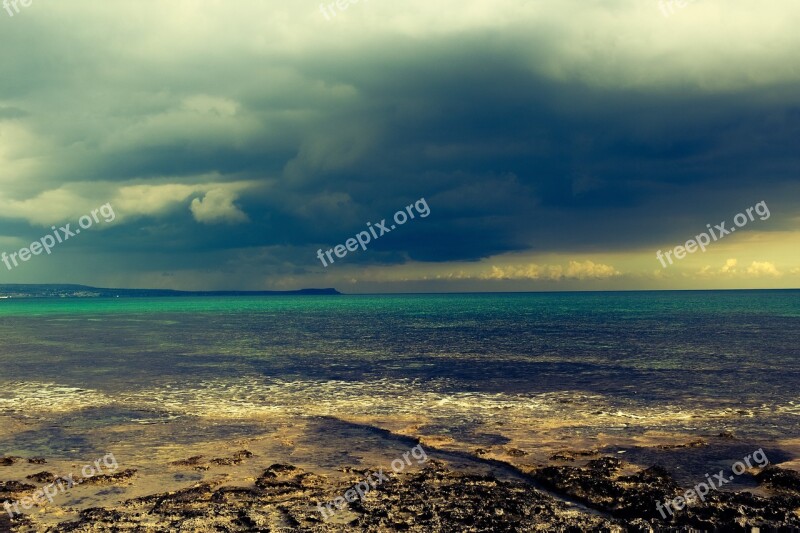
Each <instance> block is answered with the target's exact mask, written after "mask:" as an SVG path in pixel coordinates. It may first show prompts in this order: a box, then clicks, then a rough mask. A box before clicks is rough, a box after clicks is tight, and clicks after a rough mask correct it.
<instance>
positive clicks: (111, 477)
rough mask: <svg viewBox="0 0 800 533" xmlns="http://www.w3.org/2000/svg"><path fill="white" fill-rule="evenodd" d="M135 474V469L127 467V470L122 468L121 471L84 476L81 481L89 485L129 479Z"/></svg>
mask: <svg viewBox="0 0 800 533" xmlns="http://www.w3.org/2000/svg"><path fill="white" fill-rule="evenodd" d="M135 475H136V469H134V468H128V469H127V470H123V471H122V472H115V473H113V474H99V475H96V476H92V477H88V478H84V479H83V480H82V483H88V484H90V485H104V484H110V483H119V482H121V481H127V480H129V479H130V478H132V477H133V476H135Z"/></svg>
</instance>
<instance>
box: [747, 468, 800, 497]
mask: <svg viewBox="0 0 800 533" xmlns="http://www.w3.org/2000/svg"><path fill="white" fill-rule="evenodd" d="M756 479H757V480H758V481H759V483H762V484H764V485H767V486H769V487H771V488H774V489H779V490H788V491H790V492H793V493H794V494H797V495H800V472H796V471H794V470H784V469H783V468H779V467H777V466H774V465H770V466H768V467H766V468H765V469H764V470H762V471H761V472H759V473H758V475H756Z"/></svg>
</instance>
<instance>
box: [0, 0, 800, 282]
mask: <svg viewBox="0 0 800 533" xmlns="http://www.w3.org/2000/svg"><path fill="white" fill-rule="evenodd" d="M200 4H201V5H198V6H195V7H187V6H162V7H160V8H159V11H158V15H159V16H158V17H146V16H145V15H144V14H143V13H144V12H146V11H147V10H145V11H142V9H141V7H140V5H139V4H135V3H132V2H121V3H119V4H115V6H107V5H104V6H93V5H92V4H89V3H83V2H77V3H76V4H75V5H73V6H72V8H71V9H67V8H64V7H53V6H47V5H44V4H42V5H38V4H37V5H36V9H35V10H30V11H28V12H26V13H24V16H25V18H23V17H19V18H15V19H14V20H13V21H12V20H10V19H9V20H3V21H2V22H3V24H4V26H3V27H4V28H5V27H6V26H8V28H9V31H7V32H5V33H4V34H3V36H2V37H0V40H1V41H2V43H3V44H6V45H9V44H10V43H11V44H13V46H14V47H15V49H16V50H25V54H24V55H23V54H6V55H5V56H4V57H3V58H0V66H1V67H2V68H3V70H4V72H7V74H8V75H6V76H3V81H0V133H2V135H3V138H4V139H6V142H7V143H8V145H7V146H6V147H5V150H0V158H3V157H5V162H6V165H5V167H4V168H5V172H6V175H5V176H3V177H2V178H3V190H2V194H0V210H2V213H0V215H1V216H2V219H3V220H2V221H0V236H7V237H13V238H18V239H21V240H28V239H32V238H35V237H36V235H38V234H40V233H41V227H42V226H47V225H49V224H50V223H52V222H54V221H55V220H56V219H58V220H68V219H70V217H76V216H78V215H80V214H82V213H83V212H85V209H86V208H87V207H89V206H94V205H99V204H101V203H104V202H106V201H112V200H113V201H114V202H115V205H116V206H117V207H118V209H119V211H120V220H119V222H118V223H117V224H116V225H114V226H113V227H110V228H107V229H106V230H104V231H100V232H96V233H95V234H94V235H93V238H92V239H91V240H85V241H84V242H82V243H81V244H80V246H82V247H86V248H89V249H91V248H94V249H97V250H103V252H104V253H108V254H116V256H117V257H123V256H124V255H125V254H126V253H130V254H146V253H148V252H152V253H153V254H156V253H162V252H163V251H164V250H169V251H170V253H171V254H172V257H173V259H172V264H173V265H174V267H175V268H184V267H187V266H191V264H192V261H193V257H195V256H196V255H198V254H205V256H206V259H208V260H209V261H212V262H213V261H218V264H217V265H216V266H215V265H214V264H213V263H209V264H204V265H203V268H208V269H214V268H218V269H225V268H229V265H228V264H227V263H226V260H225V259H224V258H225V254H231V253H234V250H235V251H236V252H235V253H236V254H239V253H243V252H242V250H252V257H250V258H249V259H248V258H243V259H241V260H242V261H253V262H258V261H261V264H262V265H263V266H264V268H265V274H269V273H286V272H291V273H294V274H301V273H303V272H306V271H310V270H314V269H317V268H319V266H318V265H317V264H316V263H315V261H314V259H313V254H311V251H314V252H315V251H316V249H317V248H319V247H322V248H326V249H327V248H329V247H332V246H334V245H336V244H339V243H342V242H344V240H346V239H347V238H349V237H351V236H352V235H354V234H355V233H356V232H358V231H361V230H362V229H363V228H364V226H365V225H366V223H367V222H368V221H369V222H377V221H380V220H381V219H383V218H387V219H389V218H391V216H392V214H393V213H394V212H395V211H397V210H399V209H403V208H404V206H406V205H409V204H410V203H412V202H414V201H416V200H418V199H419V198H421V197H425V198H426V200H427V201H428V204H429V205H430V208H431V216H430V217H428V218H426V219H419V220H415V221H413V222H412V223H409V224H407V225H405V226H403V227H402V228H401V229H398V230H397V231H396V232H392V233H391V234H390V235H388V236H386V237H385V238H383V239H381V240H379V241H376V242H375V243H373V244H372V245H371V247H370V253H363V254H354V255H353V256H352V257H349V258H348V263H349V264H351V265H365V266H366V265H375V264H389V265H396V264H401V263H403V262H405V261H409V260H411V261H422V262H447V261H476V260H479V259H481V258H486V257H490V256H495V255H498V254H503V253H507V252H540V253H564V254H569V253H583V252H592V251H605V252H614V253H619V252H626V251H631V250H635V249H639V248H646V247H655V246H657V244H658V243H662V242H664V241H680V240H681V239H684V240H685V238H686V236H687V235H693V234H695V233H696V232H697V231H698V230H700V229H702V228H703V227H705V224H706V223H708V222H716V221H719V220H723V219H726V218H728V217H730V216H731V215H732V214H733V213H736V212H738V211H739V210H741V209H743V208H744V207H747V206H750V205H753V204H754V203H755V202H758V201H761V200H767V201H768V202H769V203H770V206H771V208H772V209H773V211H775V212H780V213H783V216H781V217H774V218H773V219H771V220H770V221H769V223H768V224H765V225H764V227H763V229H764V230H769V231H772V230H779V229H793V226H792V224H793V223H794V222H793V217H795V216H797V214H798V206H797V202H798V200H797V198H798V196H797V194H796V193H797V185H796V184H797V175H796V172H797V168H798V163H800V161H798V159H799V158H800V156H798V153H797V150H796V146H797V140H798V138H800V105H799V104H798V96H797V95H798V92H797V76H795V75H793V74H792V73H791V72H788V71H786V67H787V64H786V63H785V62H782V61H781V60H782V59H784V58H786V57H791V54H790V53H789V52H788V50H790V49H791V43H793V42H794V41H793V39H794V37H792V36H791V35H792V34H790V33H789V32H788V31H782V30H778V29H775V30H774V35H772V36H771V39H772V44H773V45H772V47H770V46H766V45H765V46H764V47H762V48H758V52H757V53H756V52H753V51H752V49H751V48H747V47H745V46H744V44H741V43H738V42H735V43H730V45H729V46H728V48H727V49H725V47H721V44H720V43H726V42H727V41H726V39H727V38H728V37H729V35H728V33H726V32H729V31H733V29H732V28H736V27H739V25H741V24H744V22H743V19H741V18H740V15H741V14H742V13H745V12H746V11H745V4H744V3H740V2H734V3H732V4H729V8H728V9H729V13H728V14H727V15H728V16H730V18H731V21H732V22H731V29H728V28H726V27H716V28H713V29H708V30H706V31H705V32H704V33H703V32H699V31H698V32H696V33H692V34H691V38H685V37H686V35H685V34H684V36H683V37H679V36H678V35H677V34H676V35H672V34H671V32H672V31H676V32H678V31H683V32H686V31H688V30H686V29H685V28H682V27H681V26H680V24H681V22H680V21H679V20H677V19H676V20H674V21H670V22H669V24H672V27H671V29H670V28H668V27H667V26H664V24H666V22H664V21H662V20H659V19H658V18H653V17H658V16H659V15H658V12H657V10H654V11H653V12H652V13H651V12H649V11H647V10H645V9H644V8H642V7H641V6H639V4H634V3H632V2H606V3H603V2H593V3H591V4H586V3H583V4H581V3H574V2H572V3H571V2H566V3H563V4H560V5H558V6H556V5H555V4H552V5H551V4H548V3H546V2H529V3H526V4H520V3H514V2H505V1H504V2H501V3H500V4H497V5H496V6H494V7H492V8H491V9H490V8H489V7H488V5H487V6H484V7H483V8H481V9H482V10H483V12H481V14H480V15H479V11H480V10H473V11H469V10H461V11H459V10H457V9H456V7H457V5H456V4H455V3H453V4H452V6H450V7H452V8H453V11H452V12H451V13H450V14H449V16H448V17H444V18H441V17H442V15H441V13H439V12H438V11H437V12H436V13H434V12H432V11H429V10H427V8H425V7H424V5H423V4H422V3H421V2H417V3H412V4H413V5H412V4H409V5H408V6H404V8H403V9H404V10H408V12H407V13H405V14H403V13H401V12H398V11H397V6H394V7H392V6H373V5H369V6H368V5H364V6H360V7H359V9H362V10H363V11H362V13H363V15H364V17H365V18H364V19H359V18H352V19H348V20H347V22H346V24H349V26H346V25H345V23H342V24H340V25H339V26H336V25H334V24H327V23H326V22H324V21H321V20H317V19H313V18H312V19H309V16H310V11H309V10H308V6H300V5H299V4H298V5H293V6H282V7H281V8H280V10H279V9H278V8H276V7H275V6H270V5H267V4H263V3H261V4H257V3H254V2H253V3H248V2H245V3H243V4H237V5H236V6H235V7H234V6H233V5H231V7H228V8H226V7H225V6H222V5H219V4H212V3H203V2H201V3H200ZM567 4H569V5H567ZM478 5H479V3H475V4H474V5H473V7H475V6H478ZM153 6H155V4H152V6H151V7H153ZM570 6H571V7H570ZM787 6H789V4H786V6H784V7H787ZM312 7H313V6H312ZM578 7H580V8H581V9H580V10H575V11H574V12H572V15H569V16H567V15H566V13H569V12H571V10H572V9H577V8H578ZM704 9H712V8H711V7H709V6H705V7H703V6H697V7H693V11H689V10H687V12H686V13H682V14H681V16H684V20H685V21H687V22H688V21H690V20H691V19H689V18H688V17H690V16H692V14H693V13H694V15H693V16H696V17H698V18H699V17H703V16H708V13H704V11H703V10H704ZM787 9H788V7H787ZM369 10H373V11H369ZM413 10H416V11H413ZM503 10H505V13H506V14H502V13H503V12H504V11H503ZM353 12H354V13H356V11H355V10H353ZM369 13H374V14H377V13H381V14H382V15H383V16H384V18H383V19H381V20H378V21H376V20H374V19H369V18H368V17H369ZM409 13H416V14H415V15H413V16H414V17H416V18H418V20H419V24H417V25H415V26H414V28H413V29H406V28H405V26H403V22H402V20H403V16H409V15H408V14H409ZM792 13H793V11H792ZM348 16H350V15H349V14H348ZM774 16H775V15H774V13H773V14H770V13H766V12H761V13H759V17H761V18H760V19H753V20H750V21H749V24H751V25H754V26H755V25H759V24H761V25H763V24H766V23H768V22H769V21H770V20H772V19H771V17H774ZM354 17H357V15H354ZM79 19H80V20H81V21H82V23H83V24H84V26H83V27H85V28H87V30H86V31H83V32H78V31H76V30H75V29H74V27H73V25H71V24H65V23H64V21H65V20H66V21H69V20H79ZM342 20H344V19H342ZM765 21H766V22H765ZM339 22H341V21H337V24H338V23H339ZM10 23H13V26H11V25H9V24H10ZM259 24H262V25H263V27H259ZM787 24H788V22H787ZM787 27H788V26H787ZM189 28H194V30H193V31H189ZM223 28H225V31H223ZM234 28H235V30H233V29H234ZM232 30H233V31H232ZM623 38H624V39H626V40H627V41H626V45H625V46H621V45H620V44H619V43H618V39H623ZM764 38H765V39H766V37H764ZM716 47H720V48H716ZM6 48H8V46H7V47H6ZM758 54H761V55H758ZM4 154H5V156H4ZM59 201H60V202H62V203H65V204H66V203H69V204H70V206H71V207H69V208H67V207H65V206H64V205H61V206H59V207H57V208H56V209H54V208H53V205H54V202H56V203H57V202H59ZM73 204H74V205H73ZM162 257H163V259H162V260H160V261H159V268H163V269H168V267H169V263H170V260H169V259H168V258H169V255H167V256H162ZM142 263H144V262H142ZM253 264H254V266H253V269H254V270H255V269H256V268H257V267H256V266H255V263H253ZM137 268H139V266H138V263H137ZM141 268H146V267H145V266H144V264H142V266H141Z"/></svg>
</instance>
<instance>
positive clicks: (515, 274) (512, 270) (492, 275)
mask: <svg viewBox="0 0 800 533" xmlns="http://www.w3.org/2000/svg"><path fill="white" fill-rule="evenodd" d="M620 275H621V273H620V272H619V271H617V270H616V269H615V268H614V267H612V266H609V265H603V264H598V263H594V262H592V261H584V262H580V261H570V262H569V265H568V266H567V267H566V268H564V267H563V266H561V265H537V264H535V263H530V264H527V265H509V266H492V267H491V269H490V270H488V271H485V272H482V273H481V274H479V275H478V277H479V278H480V279H496V280H499V279H503V280H510V279H530V280H540V279H546V280H552V281H559V280H564V279H577V280H585V279H608V278H611V277H614V276H620Z"/></svg>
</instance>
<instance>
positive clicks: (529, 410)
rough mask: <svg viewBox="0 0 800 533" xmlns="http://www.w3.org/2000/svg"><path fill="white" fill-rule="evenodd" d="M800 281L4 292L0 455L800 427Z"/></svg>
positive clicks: (516, 444) (598, 437) (559, 443)
mask: <svg viewBox="0 0 800 533" xmlns="http://www.w3.org/2000/svg"><path fill="white" fill-rule="evenodd" d="M799 295H800V292H798V291H725V292H723V291H709V292H670V293H665V292H630V293H569V294H563V293H562V294H511V295H501V294H482V295H412V296H405V295H404V296H341V297H258V298H242V297H236V298H228V297H226V298H168V299H167V298H159V299H102V300H94V299H91V300H90V299H86V300H72V299H65V300H61V299H47V300H16V301H15V300H4V301H0V339H2V347H1V348H0V368H2V371H1V373H0V422H3V423H2V429H0V455H2V454H18V455H25V456H30V455H46V456H48V457H63V458H75V457H85V456H92V457H93V454H95V453H105V451H106V450H108V449H109V447H113V446H115V443H120V442H124V444H116V445H117V446H124V447H125V448H126V449H127V450H128V453H131V454H136V453H153V450H159V449H175V447H178V449H180V446H182V445H186V446H194V445H198V444H199V443H202V442H213V441H215V440H218V439H244V438H247V437H255V436H258V435H262V434H265V433H269V432H270V431H276V429H275V427H277V426H274V427H273V426H270V424H277V425H281V424H285V423H289V422H291V421H300V420H304V419H305V420H306V421H308V420H318V419H319V417H334V418H336V419H340V420H343V421H349V422H354V423H357V424H362V425H365V426H366V427H369V426H374V427H380V428H386V429H390V430H392V431H394V432H397V433H401V434H405V435H411V436H418V437H423V438H424V441H425V442H428V443H431V445H434V444H435V445H437V446H442V447H446V448H450V449H462V450H470V451H472V450H475V449H476V448H492V447H495V448H497V447H500V448H503V447H505V448H521V449H524V450H526V451H528V452H529V453H530V457H529V458H528V459H527V460H529V461H531V462H533V461H536V460H542V459H543V458H546V457H547V455H548V454H549V453H551V452H552V451H553V450H554V449H560V448H564V447H572V448H575V447H580V446H586V447H589V448H602V447H608V446H613V445H624V446H629V447H635V446H638V445H642V444H647V443H653V442H659V439H661V438H663V439H667V440H669V439H674V438H677V436H681V435H686V436H691V435H695V436H697V435H716V434H718V433H720V432H722V431H726V430H730V431H733V432H734V433H735V434H736V435H737V436H739V437H740V438H743V439H746V440H747V439H749V440H752V441H757V440H759V439H760V440H765V441H776V440H780V439H784V440H786V439H789V440H791V439H795V440H796V439H797V438H798V437H800V425H798V420H799V418H798V416H799V415H800V397H799V395H798V385H799V384H800V371H799V370H798V364H797V362H798V358H800V348H798V346H800V343H798V341H799V340H800V327H799V326H800V300H799V299H798V296H799ZM306 438H307V439H311V440H313V439H314V438H315V437H314V436H313V435H306ZM319 438H320V439H322V440H324V436H319ZM320 444H322V443H320ZM631 449H633V448H631ZM176 453H178V454H179V452H176ZM130 460H131V461H133V460H134V459H130Z"/></svg>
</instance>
